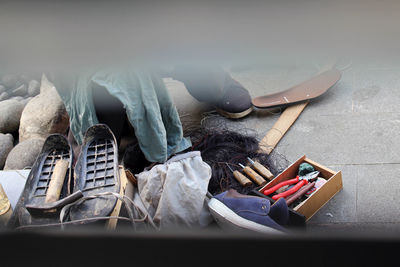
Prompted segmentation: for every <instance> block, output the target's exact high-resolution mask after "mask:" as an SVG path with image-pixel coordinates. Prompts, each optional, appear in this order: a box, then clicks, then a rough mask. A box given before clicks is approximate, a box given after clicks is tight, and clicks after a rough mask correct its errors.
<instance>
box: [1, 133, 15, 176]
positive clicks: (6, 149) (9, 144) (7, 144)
mask: <svg viewBox="0 0 400 267" xmlns="http://www.w3.org/2000/svg"><path fill="white" fill-rule="evenodd" d="M13 144H14V137H13V136H12V135H11V134H2V133H0V170H1V169H3V167H4V163H5V162H6V159H7V156H8V153H10V151H11V149H12V148H13Z"/></svg>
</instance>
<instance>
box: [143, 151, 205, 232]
mask: <svg viewBox="0 0 400 267" xmlns="http://www.w3.org/2000/svg"><path fill="white" fill-rule="evenodd" d="M136 177H137V179H138V190H139V195H140V197H141V199H142V201H143V203H144V205H145V207H146V209H147V210H148V212H149V214H150V216H152V218H153V221H154V223H155V224H156V225H157V226H159V227H160V229H165V228H177V227H182V226H184V227H189V228H192V227H203V226H206V225H207V224H209V223H210V222H211V221H212V217H211V215H210V212H209V210H208V207H207V198H206V194H207V188H208V183H209V180H210V178H211V168H210V166H209V165H208V164H207V163H205V162H204V161H203V160H202V158H201V155H200V152H199V151H192V152H188V153H185V154H180V155H177V156H174V157H172V158H171V159H170V160H168V161H167V162H165V163H164V164H159V165H156V166H154V167H153V168H151V169H150V170H148V171H144V172H141V173H140V174H137V175H136Z"/></svg>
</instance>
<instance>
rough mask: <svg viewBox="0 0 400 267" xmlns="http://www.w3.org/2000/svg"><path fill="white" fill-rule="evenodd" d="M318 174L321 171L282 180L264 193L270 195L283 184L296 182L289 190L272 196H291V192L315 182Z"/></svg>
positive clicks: (277, 197) (273, 197)
mask: <svg viewBox="0 0 400 267" xmlns="http://www.w3.org/2000/svg"><path fill="white" fill-rule="evenodd" d="M318 175H319V171H315V172H310V173H307V174H306V175H304V176H298V175H297V176H296V178H293V179H290V180H286V181H283V182H281V183H279V184H277V185H275V186H273V187H271V188H269V189H267V190H265V191H264V192H263V193H264V195H266V196H268V195H270V194H272V193H274V192H275V191H276V190H278V189H279V188H281V187H282V186H285V185H289V184H296V185H295V186H293V187H292V188H290V189H289V190H287V191H285V192H283V193H280V194H276V195H274V196H272V199H273V200H277V199H279V198H280V197H287V196H290V195H291V194H293V193H294V192H296V191H297V190H299V189H300V188H301V187H302V186H303V185H306V184H308V183H309V182H313V181H315V180H317V178H318Z"/></svg>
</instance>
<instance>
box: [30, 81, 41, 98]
mask: <svg viewBox="0 0 400 267" xmlns="http://www.w3.org/2000/svg"><path fill="white" fill-rule="evenodd" d="M39 93H40V83H39V82H38V81H36V80H32V81H30V82H29V85H28V95H29V96H36V95H38V94H39Z"/></svg>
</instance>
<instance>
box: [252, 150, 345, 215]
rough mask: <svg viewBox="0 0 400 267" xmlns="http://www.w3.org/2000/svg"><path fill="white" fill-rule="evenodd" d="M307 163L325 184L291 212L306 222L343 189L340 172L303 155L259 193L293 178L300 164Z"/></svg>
mask: <svg viewBox="0 0 400 267" xmlns="http://www.w3.org/2000/svg"><path fill="white" fill-rule="evenodd" d="M303 162H307V163H309V164H311V165H312V166H313V167H314V168H315V170H317V171H319V172H320V175H319V176H320V177H322V178H325V179H326V180H327V182H326V183H325V184H324V185H323V186H322V187H321V188H319V189H318V190H317V191H316V192H315V193H314V194H312V195H311V196H310V197H309V198H308V199H306V200H305V201H303V202H301V203H300V204H299V205H298V206H296V207H295V208H294V209H293V210H294V211H297V212H299V213H301V214H303V215H304V216H305V217H306V220H307V221H308V220H309V219H310V218H311V217H312V216H313V215H314V214H315V213H316V212H317V211H318V210H319V209H320V208H322V207H323V206H324V205H325V204H326V203H327V202H328V201H329V200H330V199H331V198H332V197H333V196H334V195H336V193H337V192H339V191H340V190H341V189H342V188H343V183H342V172H341V171H339V172H335V171H333V170H331V169H329V168H327V167H325V166H323V165H321V164H319V163H317V162H315V161H312V160H311V159H308V158H307V157H306V156H305V155H304V156H302V157H301V158H299V159H298V160H297V161H295V162H294V163H293V164H292V165H290V166H289V167H288V168H287V169H286V170H284V171H283V172H282V173H280V174H279V175H278V176H277V177H275V179H273V180H272V181H270V182H269V183H267V184H266V185H265V186H263V187H262V188H261V189H260V190H259V191H260V192H263V191H264V190H266V189H268V188H271V187H272V186H274V185H276V184H278V183H280V182H283V181H286V180H289V179H292V178H295V177H296V175H297V172H298V169H299V166H300V164H301V163H303Z"/></svg>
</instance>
